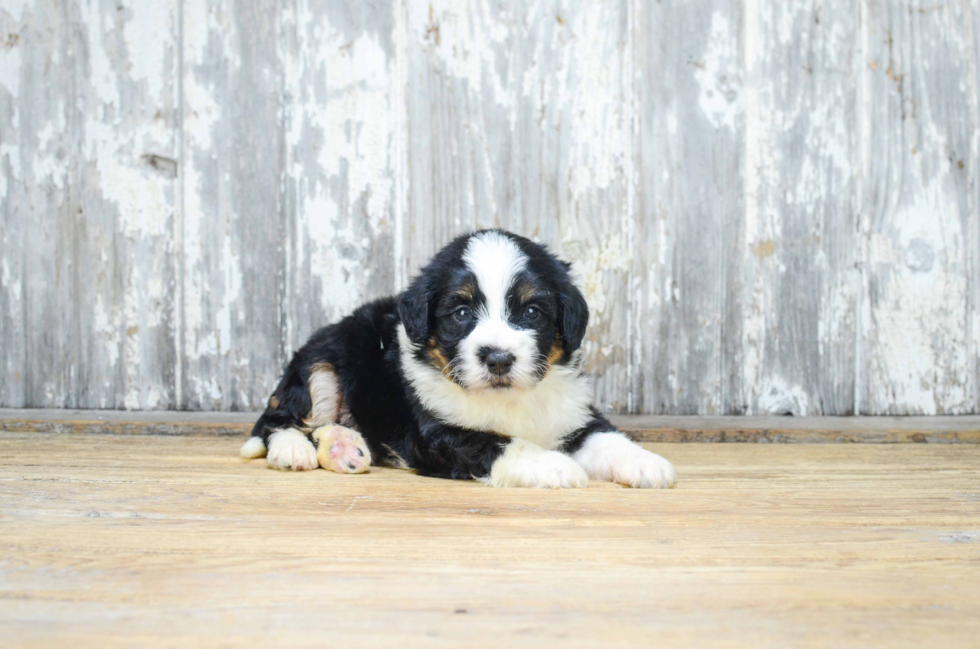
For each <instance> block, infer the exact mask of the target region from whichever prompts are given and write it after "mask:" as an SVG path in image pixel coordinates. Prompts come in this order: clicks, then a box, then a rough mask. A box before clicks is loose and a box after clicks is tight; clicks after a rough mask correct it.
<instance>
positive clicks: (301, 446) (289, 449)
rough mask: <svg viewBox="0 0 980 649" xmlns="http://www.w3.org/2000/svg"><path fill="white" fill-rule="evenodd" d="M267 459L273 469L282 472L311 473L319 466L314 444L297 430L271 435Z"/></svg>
mask: <svg viewBox="0 0 980 649" xmlns="http://www.w3.org/2000/svg"><path fill="white" fill-rule="evenodd" d="M265 459H266V462H268V463H269V466H270V467H271V468H273V469H279V470H281V471H309V470H310V469H315V468H316V467H317V465H318V463H317V459H316V449H315V448H313V442H311V441H310V439H309V438H308V437H307V436H306V435H304V434H303V433H301V432H300V431H298V430H296V429H295V428H285V429H283V430H277V431H276V432H274V433H272V435H269V450H268V452H267V453H266V456H265Z"/></svg>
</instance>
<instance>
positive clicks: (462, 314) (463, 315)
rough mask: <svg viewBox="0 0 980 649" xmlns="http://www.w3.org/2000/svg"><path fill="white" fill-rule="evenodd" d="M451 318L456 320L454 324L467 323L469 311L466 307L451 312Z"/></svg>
mask: <svg viewBox="0 0 980 649" xmlns="http://www.w3.org/2000/svg"><path fill="white" fill-rule="evenodd" d="M453 317H454V318H456V322H467V321H468V320H469V319H470V310H469V309H468V308H467V307H465V306H464V307H460V308H458V309H456V310H455V311H453Z"/></svg>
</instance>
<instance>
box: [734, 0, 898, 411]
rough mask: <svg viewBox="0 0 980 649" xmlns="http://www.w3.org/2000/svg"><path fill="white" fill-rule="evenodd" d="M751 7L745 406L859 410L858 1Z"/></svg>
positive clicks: (743, 269)
mask: <svg viewBox="0 0 980 649" xmlns="http://www.w3.org/2000/svg"><path fill="white" fill-rule="evenodd" d="M745 4H746V18H745V21H746V22H745V24H746V33H745V34H744V36H743V37H744V39H745V42H746V57H747V61H746V67H747V69H746V74H747V75H748V78H747V86H746V89H745V103H746V129H745V147H746V164H745V188H746V206H745V243H744V247H743V248H742V250H743V253H744V254H743V255H742V256H741V260H742V265H741V266H740V270H741V272H740V273H739V274H740V275H741V276H742V277H744V278H745V285H744V286H743V290H744V293H743V296H744V297H743V299H744V305H743V313H744V320H743V325H742V357H741V360H742V366H741V384H740V388H741V389H740V393H741V395H742V403H743V404H744V407H745V409H746V411H748V412H753V413H769V414H774V415H780V414H782V415H785V414H792V415H794V416H797V417H799V416H806V415H812V414H819V413H828V414H829V413H833V414H837V415H849V414H854V400H855V394H854V384H855V367H856V365H855V363H856V359H855V354H856V353H857V352H856V345H855V340H856V339H855V336H856V327H857V317H856V316H857V313H856V309H857V300H858V292H859V290H860V288H861V282H860V277H859V274H858V273H859V271H858V268H859V263H858V260H859V259H860V257H859V252H860V239H859V238H858V237H857V236H856V234H857V220H858V211H857V209H856V205H857V191H858V189H857V188H858V184H859V182H860V181H861V178H860V177H859V175H858V173H857V172H856V170H857V169H858V165H857V162H858V130H859V126H860V120H859V119H857V111H858V107H859V103H858V86H859V83H858V80H859V79H860V78H861V69H862V67H863V63H862V60H861V59H862V56H863V53H862V52H861V51H860V50H859V49H858V45H859V43H860V36H861V29H862V24H861V22H860V21H857V20H854V15H853V8H854V3H853V2H851V1H849V0H840V1H830V2H823V1H820V2H794V3H770V2H747V3H745ZM862 107H863V106H862ZM736 272H738V271H736ZM773 332H778V333H777V334H776V335H773ZM896 414H898V413H896Z"/></svg>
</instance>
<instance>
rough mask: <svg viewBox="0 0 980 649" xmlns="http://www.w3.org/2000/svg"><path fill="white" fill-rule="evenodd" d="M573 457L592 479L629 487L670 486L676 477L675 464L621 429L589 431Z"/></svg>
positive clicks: (658, 487) (665, 487) (661, 487)
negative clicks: (632, 438)
mask: <svg viewBox="0 0 980 649" xmlns="http://www.w3.org/2000/svg"><path fill="white" fill-rule="evenodd" d="M572 458H573V459H574V460H575V461H576V462H578V463H579V464H580V465H582V468H584V469H585V471H586V473H588V474H589V477H590V478H594V479H596V480H611V481H613V482H618V483H620V484H624V485H627V486H629V487H641V488H655V489H669V488H671V487H673V486H674V482H675V481H676V476H677V474H676V472H675V471H674V465H673V464H671V463H670V462H668V461H667V460H665V459H664V458H662V457H660V456H659V455H657V454H656V453H651V452H650V451H648V450H646V449H645V448H643V447H642V446H640V445H639V444H637V443H636V442H633V441H631V440H630V439H628V438H627V437H626V435H624V434H622V433H620V432H602V433H591V434H589V435H588V436H587V437H585V439H584V441H582V444H581V446H580V447H579V449H578V450H577V451H575V452H574V453H573V454H572Z"/></svg>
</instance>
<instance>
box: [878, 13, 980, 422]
mask: <svg viewBox="0 0 980 649" xmlns="http://www.w3.org/2000/svg"><path fill="white" fill-rule="evenodd" d="M970 7H971V3H967V2H945V3H939V4H937V5H934V6H929V7H925V6H921V7H920V6H918V5H915V6H911V7H905V6H896V5H894V4H891V3H882V4H878V3H869V4H868V6H867V7H866V8H865V18H866V22H867V31H866V34H865V38H866V42H867V52H866V56H867V65H866V66H865V68H864V70H863V75H862V77H863V85H864V87H865V89H866V90H865V92H866V96H865V97H864V103H863V109H864V111H866V116H865V118H864V122H865V126H864V128H865V131H866V132H865V133H864V135H863V137H864V139H865V142H864V147H865V155H866V157H867V160H866V163H865V164H866V168H867V169H868V172H869V173H868V183H867V185H866V187H865V193H864V196H863V205H862V206H861V209H862V212H863V221H862V224H861V229H862V234H863V239H864V246H865V250H864V269H865V282H866V288H865V303H864V307H863V310H862V312H861V318H862V319H861V326H862V330H861V333H862V336H863V341H864V347H865V354H866V361H865V364H864V365H863V366H862V367H861V371H862V372H863V376H864V381H863V383H862V390H863V394H862V395H861V403H862V405H861V409H860V413H862V414H959V413H965V412H975V411H976V408H977V392H976V390H977V388H976V385H977V379H978V377H977V374H976V371H975V369H976V365H975V361H974V359H972V358H970V357H969V355H970V354H971V350H972V353H974V354H975V353H976V340H975V339H973V341H972V342H971V338H973V335H975V331H974V330H973V326H971V322H970V318H971V316H970V308H971V307H970V299H969V289H970V283H971V277H970V273H969V270H970V269H971V264H972V263H973V262H972V261H971V258H975V254H976V253H975V249H974V246H975V245H976V221H977V218H978V211H977V205H976V203H975V195H974V194H973V193H972V186H973V185H974V184H975V183H976V179H975V177H974V176H972V175H971V174H972V173H973V172H972V169H973V168H972V167H970V166H968V162H967V161H968V160H974V161H975V160H976V157H977V155H978V150H977V138H976V133H977V129H978V128H980V124H978V123H977V121H976V120H977V114H976V112H975V110H973V109H972V108H973V107H974V106H975V105H976V102H977V98H978V95H977V78H976V74H975V69H976V67H975V66H976V64H977V62H976V59H975V53H976V51H975V47H976V42H975V40H974V33H973V25H972V23H971V18H972V15H971V12H970ZM953 79H958V80H960V81H957V82H954V83H952V84H949V85H947V84H948V82H949V81H950V80H953ZM971 234H972V236H971ZM974 278H975V276H974ZM971 334H973V335H971Z"/></svg>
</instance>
